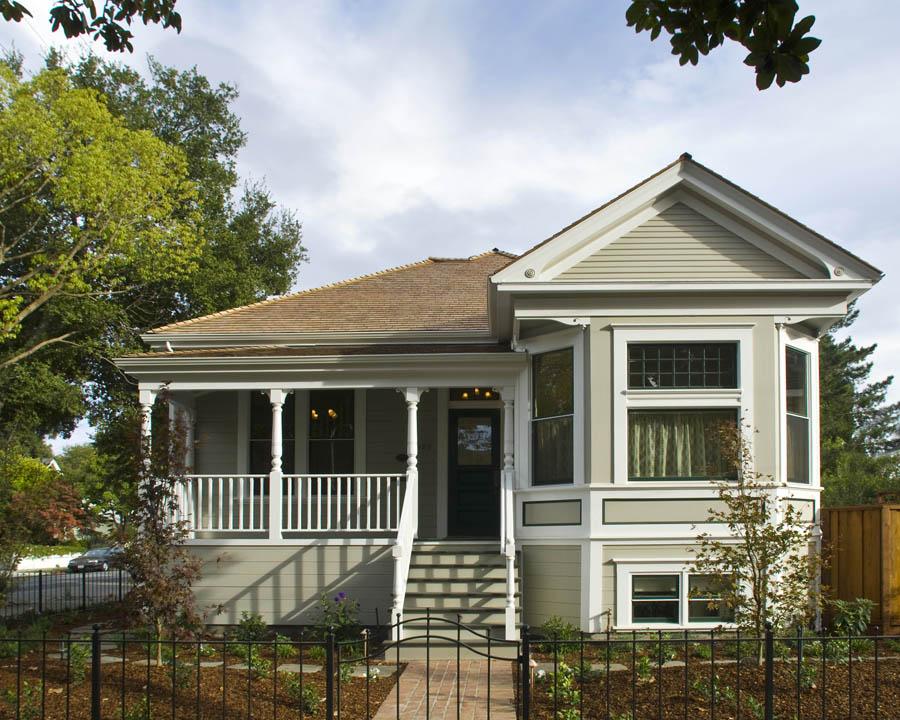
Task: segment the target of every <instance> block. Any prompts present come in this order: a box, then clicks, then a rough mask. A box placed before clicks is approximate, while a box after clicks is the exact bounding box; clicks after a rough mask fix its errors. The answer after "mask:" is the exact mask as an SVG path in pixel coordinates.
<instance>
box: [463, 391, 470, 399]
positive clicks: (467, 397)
mask: <svg viewBox="0 0 900 720" xmlns="http://www.w3.org/2000/svg"><path fill="white" fill-rule="evenodd" d="M462 399H463V400H468V399H469V393H467V392H464V393H463V394H462Z"/></svg>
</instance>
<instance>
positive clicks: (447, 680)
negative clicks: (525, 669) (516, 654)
mask: <svg viewBox="0 0 900 720" xmlns="http://www.w3.org/2000/svg"><path fill="white" fill-rule="evenodd" d="M512 668H513V663H512V661H509V662H507V661H503V660H495V661H491V699H490V710H491V712H490V717H491V718H496V719H497V720H515V717H516V703H515V693H514V690H513V674H512ZM427 670H428V672H429V673H430V692H429V693H428V697H427V698H426V678H425V674H426V663H425V661H424V660H412V661H410V662H409V664H408V665H407V666H406V670H404V672H403V674H402V675H401V676H400V678H399V683H400V712H399V715H398V712H397V693H396V691H394V692H391V694H390V695H389V696H388V698H387V699H386V700H385V701H384V703H383V704H382V706H381V707H380V708H379V709H378V713H377V714H376V715H375V720H395V718H397V717H401V718H405V719H406V720H413V719H414V718H415V719H418V718H424V717H425V715H426V712H425V708H426V704H427V705H430V712H429V717H430V718H433V720H456V718H457V717H459V718H460V720H480V719H481V718H487V717H488V691H487V683H488V662H487V660H460V662H459V698H458V701H459V705H460V706H459V715H457V713H456V704H457V693H456V683H457V672H456V660H432V661H431V663H430V664H429V665H428V667H427Z"/></svg>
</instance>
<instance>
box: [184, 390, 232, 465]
mask: <svg viewBox="0 0 900 720" xmlns="http://www.w3.org/2000/svg"><path fill="white" fill-rule="evenodd" d="M195 412H196V423H195V426H194V427H195V438H196V445H195V447H194V466H195V468H196V469H195V472H198V473H201V474H207V475H215V474H223V475H227V474H230V473H235V472H237V470H236V468H237V444H238V439H237V414H238V394H237V393H236V392H234V391H227V392H226V391H222V392H211V393H209V394H207V395H201V396H200V397H198V398H197V402H196V411H195Z"/></svg>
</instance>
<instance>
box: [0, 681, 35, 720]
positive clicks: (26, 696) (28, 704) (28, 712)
mask: <svg viewBox="0 0 900 720" xmlns="http://www.w3.org/2000/svg"><path fill="white" fill-rule="evenodd" d="M42 696H43V683H41V682H40V681H38V682H36V683H30V682H28V681H27V680H23V681H22V688H21V692H20V693H19V696H18V715H16V717H17V718H18V720H38V719H39V718H40V717H41V697H42ZM3 699H4V700H5V701H6V704H7V705H9V706H10V709H11V710H12V712H13V713H15V712H16V703H17V699H16V691H15V690H7V691H6V694H5V695H4V696H3Z"/></svg>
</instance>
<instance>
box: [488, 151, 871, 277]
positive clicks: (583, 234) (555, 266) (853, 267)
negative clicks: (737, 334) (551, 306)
mask: <svg viewBox="0 0 900 720" xmlns="http://www.w3.org/2000/svg"><path fill="white" fill-rule="evenodd" d="M677 192H681V193H683V194H687V196H689V197H691V198H694V199H695V200H696V201H697V202H699V203H705V204H706V206H707V207H709V208H711V209H712V210H713V211H714V212H716V211H718V214H720V215H722V216H723V217H724V216H725V215H728V216H729V218H730V219H731V220H733V221H734V225H735V226H737V227H740V228H741V234H743V235H745V236H747V237H750V238H753V240H752V241H753V242H760V243H761V244H762V245H763V246H765V247H767V248H768V249H769V250H775V251H778V254H779V255H780V256H781V257H782V258H783V259H785V258H786V259H788V260H791V261H794V262H796V263H797V264H798V267H803V266H806V269H807V270H812V272H811V273H809V274H808V277H821V275H820V274H819V273H822V272H824V273H825V276H826V277H830V278H835V279H837V278H841V279H846V280H853V279H859V280H864V281H866V282H869V283H875V282H877V281H878V280H880V279H881V277H882V276H883V273H882V272H881V271H880V270H879V269H878V268H876V267H875V266H873V265H871V264H870V263H868V262H866V261H865V260H863V259H862V258H860V257H858V256H856V255H854V254H853V253H851V252H849V251H848V250H845V249H844V248H842V247H841V246H839V245H838V244H837V243H834V242H833V241H831V240H829V239H828V238H826V237H824V236H823V235H821V234H820V233H818V232H816V231H814V230H812V229H811V228H809V227H807V226H806V225H804V224H803V223H800V222H798V221H797V220H794V219H793V218H792V217H790V216H789V215H787V213H785V212H783V211H781V210H779V209H778V208H776V207H774V206H773V205H770V204H769V203H767V202H765V201H764V200H762V199H760V198H759V197H757V196H756V195H754V194H752V193H750V192H748V191H746V190H744V189H743V188H741V187H740V186H738V185H736V184H735V183H733V182H731V181H730V180H728V179H727V178H725V177H723V176H721V175H719V174H718V173H716V172H714V171H712V170H710V169H709V168H707V167H705V166H704V165H702V164H700V163H698V162H697V161H695V160H693V158H692V157H691V155H690V154H688V153H684V154H682V155H681V156H680V157H679V158H678V159H677V160H675V161H674V162H672V163H670V164H668V165H666V166H665V167H664V168H662V169H660V170H658V171H657V172H655V173H653V174H652V175H650V176H649V177H647V178H645V179H644V180H642V181H641V182H639V183H638V184H637V185H635V186H633V187H631V188H629V189H628V190H626V191H625V192H623V193H621V194H620V195H617V196H616V197H614V198H613V199H611V200H609V201H608V202H606V203H604V204H603V205H601V206H600V207H598V208H596V209H594V210H592V211H591V212H589V213H587V214H586V215H584V216H583V217H581V218H580V219H578V220H576V221H575V222H573V223H571V224H570V225H567V226H566V227H564V228H563V229H562V230H560V231H558V232H556V233H554V234H553V235H551V236H550V237H549V238H547V239H546V240H544V241H542V242H540V243H538V244H537V245H535V246H533V247H532V248H531V249H529V250H527V251H526V252H525V253H523V254H522V255H520V256H519V257H518V258H515V259H514V260H511V261H510V262H509V263H507V265H506V266H505V267H504V268H503V269H501V270H500V271H498V272H497V273H496V274H495V275H494V276H493V277H492V281H493V282H494V283H516V284H519V283H525V284H529V283H534V284H535V285H539V284H541V283H543V282H546V281H550V280H553V279H554V278H555V277H556V276H557V275H558V274H559V273H560V272H563V271H565V270H566V269H567V268H568V267H570V266H571V264H572V262H571V259H572V258H580V257H584V256H586V255H587V254H588V253H589V252H596V251H597V249H599V248H602V247H603V238H604V237H610V236H613V234H614V232H615V229H616V227H617V226H623V225H625V224H626V223H627V222H629V221H630V220H632V219H635V218H639V217H640V216H641V215H640V214H641V213H645V216H646V213H648V212H650V210H652V208H653V206H654V204H655V203H658V201H659V200H660V199H661V198H663V197H665V196H666V195H669V196H672V195H673V194H674V193H677ZM579 253H580V254H579ZM687 279H688V278H686V280H687Z"/></svg>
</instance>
